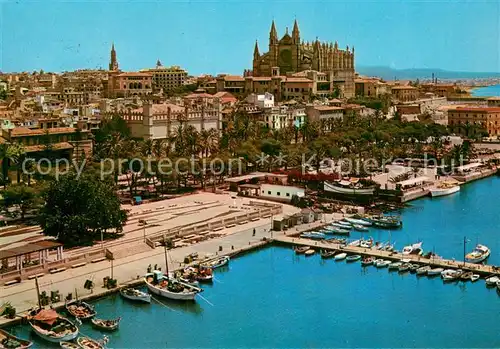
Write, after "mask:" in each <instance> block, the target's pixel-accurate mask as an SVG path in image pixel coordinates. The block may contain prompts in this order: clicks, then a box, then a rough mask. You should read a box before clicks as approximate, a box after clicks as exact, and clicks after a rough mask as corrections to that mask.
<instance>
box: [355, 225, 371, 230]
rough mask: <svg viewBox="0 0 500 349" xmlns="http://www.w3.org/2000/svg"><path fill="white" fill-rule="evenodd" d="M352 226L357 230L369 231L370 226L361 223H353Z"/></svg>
mask: <svg viewBox="0 0 500 349" xmlns="http://www.w3.org/2000/svg"><path fill="white" fill-rule="evenodd" d="M352 227H353V228H354V230H357V231H368V228H367V227H365V226H364V225H361V224H353V225H352Z"/></svg>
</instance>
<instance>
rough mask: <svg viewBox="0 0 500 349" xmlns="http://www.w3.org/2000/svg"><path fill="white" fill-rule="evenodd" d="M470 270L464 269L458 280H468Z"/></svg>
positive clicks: (470, 276) (470, 273) (470, 275)
mask: <svg viewBox="0 0 500 349" xmlns="http://www.w3.org/2000/svg"><path fill="white" fill-rule="evenodd" d="M472 275H473V274H472V272H471V271H466V272H464V273H463V274H462V275H460V280H462V281H469V280H470V279H471V278H472Z"/></svg>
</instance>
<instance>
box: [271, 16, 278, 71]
mask: <svg viewBox="0 0 500 349" xmlns="http://www.w3.org/2000/svg"><path fill="white" fill-rule="evenodd" d="M269 56H270V62H269V63H270V66H271V67H274V66H277V65H278V32H277V31H276V26H275V25H274V19H273V23H272V24H271V31H270V32H269Z"/></svg>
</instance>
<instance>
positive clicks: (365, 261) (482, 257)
mask: <svg viewBox="0 0 500 349" xmlns="http://www.w3.org/2000/svg"><path fill="white" fill-rule="evenodd" d="M359 241H361V240H356V241H354V242H351V243H350V244H348V245H351V244H353V243H354V244H355V245H356V246H361V247H366V248H373V247H374V246H375V245H374V244H373V240H362V241H361V243H360V242H359ZM367 242H369V243H368V244H367V245H363V243H367ZM348 245H347V246H348ZM378 246H387V245H384V244H379V245H378ZM390 248H391V251H394V252H397V251H395V250H394V246H390ZM294 251H295V253H296V254H304V255H306V256H312V255H314V254H315V253H316V250H315V249H313V248H311V247H310V246H296V247H294ZM400 253H401V255H402V258H401V259H400V260H389V259H383V258H375V257H373V256H364V257H363V256H362V255H360V254H355V253H348V252H345V251H344V250H343V249H338V250H335V249H332V250H330V249H322V250H320V256H321V258H323V259H328V258H333V259H334V260H335V261H343V260H345V261H346V262H356V261H361V265H362V266H363V267H368V266H374V267H376V268H387V269H388V270H391V271H398V272H399V273H407V272H410V273H415V274H416V275H418V276H429V277H435V276H441V278H442V279H443V282H452V281H459V280H460V281H472V282H475V281H477V280H479V279H480V278H481V275H479V274H476V273H473V272H472V271H466V270H462V269H459V268H442V267H438V266H436V267H432V266H431V264H432V263H431V258H432V259H434V260H436V259H442V258H441V257H439V256H437V255H436V254H434V253H432V252H430V253H428V254H425V255H424V253H423V249H422V242H418V243H415V244H411V245H408V246H405V247H404V248H403V249H402V250H401V252H400ZM490 254H491V251H490V249H489V248H488V247H487V246H485V245H481V244H478V245H477V246H476V247H475V248H474V250H473V251H472V252H470V253H468V254H466V255H465V261H466V262H468V263H475V264H479V263H483V262H484V261H486V259H487V258H488V257H489V256H490ZM412 255H413V256H415V255H417V256H423V257H424V258H426V259H427V261H425V262H424V261H415V260H414V259H412V258H408V257H410V256H412ZM485 281H486V286H488V287H493V286H495V287H496V288H497V290H498V291H499V292H500V277H498V276H496V275H492V276H490V277H487V278H486V279H485Z"/></svg>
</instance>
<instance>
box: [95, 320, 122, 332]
mask: <svg viewBox="0 0 500 349" xmlns="http://www.w3.org/2000/svg"><path fill="white" fill-rule="evenodd" d="M121 319H122V318H121V317H119V318H117V319H114V320H104V319H96V318H94V319H92V320H91V321H92V326H93V327H95V328H97V329H99V330H103V331H116V330H117V329H118V326H120V320H121Z"/></svg>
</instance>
